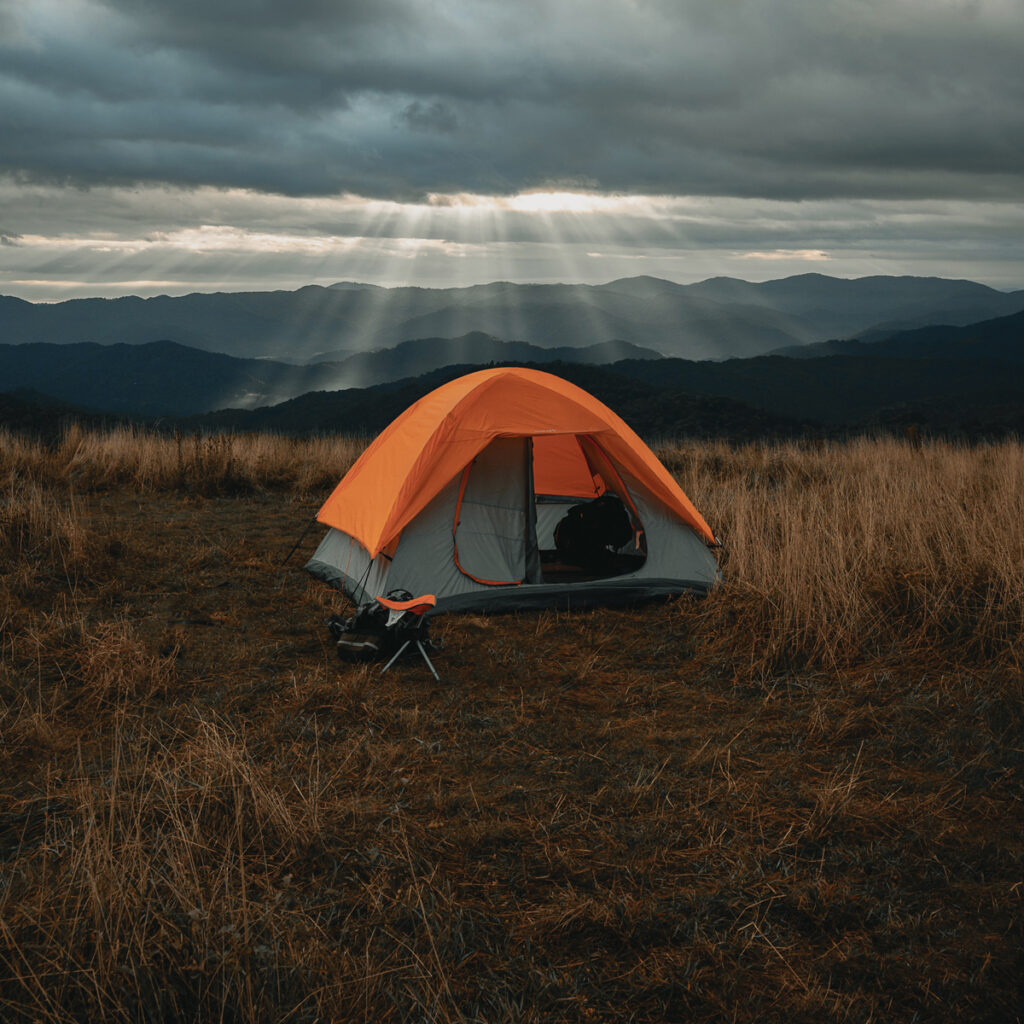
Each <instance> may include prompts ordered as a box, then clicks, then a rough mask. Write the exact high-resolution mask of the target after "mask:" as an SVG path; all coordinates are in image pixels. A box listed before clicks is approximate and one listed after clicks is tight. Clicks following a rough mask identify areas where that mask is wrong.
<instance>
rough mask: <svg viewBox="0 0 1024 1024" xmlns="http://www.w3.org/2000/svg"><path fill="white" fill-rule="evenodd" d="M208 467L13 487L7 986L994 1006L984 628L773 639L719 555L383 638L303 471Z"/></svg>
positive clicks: (1015, 962)
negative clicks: (326, 542) (836, 643)
mask: <svg viewBox="0 0 1024 1024" xmlns="http://www.w3.org/2000/svg"><path fill="white" fill-rule="evenodd" d="M12 486H13V485H12ZM214 490H216V489H214ZM224 490H225V493H220V494H217V493H210V494H204V493H201V492H196V491H193V490H190V489H188V488H185V489H173V488H171V489H156V490H148V491H147V490H142V491H140V490H139V489H138V488H136V487H131V486H127V485H124V484H116V485H112V486H109V487H105V488H91V489H88V490H86V492H84V493H76V492H75V491H74V489H73V488H72V489H71V490H67V489H65V488H54V489H53V490H44V491H41V492H39V493H40V494H41V495H42V498H41V499H40V500H42V501H43V502H44V505H43V507H42V511H40V510H36V511H37V512H40V514H42V515H44V517H46V518H47V521H48V522H49V524H50V525H49V526H48V527H45V528H44V527H43V526H41V525H40V523H39V522H37V521H36V520H35V519H32V516H30V515H28V514H26V516H25V517H23V518H24V522H23V523H22V525H21V526H20V527H19V526H18V522H21V520H18V521H17V522H16V517H15V514H14V512H11V511H10V509H11V508H13V507H14V506H13V505H11V506H10V507H9V509H8V518H7V523H6V531H7V532H6V534H5V537H6V543H7V551H8V552H9V553H11V554H13V555H16V556H17V557H16V558H12V559H11V560H10V561H8V564H7V568H6V571H5V576H4V582H5V587H4V597H3V602H4V603H3V604H2V605H0V625H2V633H0V642H2V645H3V646H2V659H3V660H2V669H0V701H2V703H0V714H2V717H0V736H2V741H3V746H2V755H0V1016H2V1017H4V1019H6V1020H11V1021H29V1020H32V1021H35V1020H46V1021H51V1020H52V1021H57V1020H62V1021H63V1020H91V1021H96V1020H124V1021H134V1020H140V1019H148V1020H154V1021H156V1020H161V1021H163V1020H190V1021H191V1020H196V1019H214V1018H216V1019H221V1020H235V1021H243V1020H253V1021H256V1020H261V1021H264V1020H265V1021H285V1020H288V1021H304V1020H308V1021H313V1020H374V1021H381V1020H433V1021H459V1020H466V1021H470V1020H473V1021H506V1020H523V1021H530V1020H533V1021H550V1020H569V1021H619V1020H634V1021H662V1020H680V1021H700V1020H709V1021H711V1020H730V1021H731V1020H736V1021H755V1020H756V1021H772V1020H779V1021H782V1020H785V1021H787V1022H790V1024H791V1022H795V1021H820V1020H823V1019H833V1018H834V1019H850V1020H858V1021H861V1020H886V1021H913V1020H918V1021H924V1020H973V1021H993V1022H995V1021H1012V1020H1019V1019H1021V1016H1022V1014H1024V1004H1022V999H1021V980H1020V979H1021V978H1022V977H1024V955H1022V949H1024V871H1022V867H1024V849H1022V830H1021V825H1022V813H1021V810H1022V803H1021V796H1022V792H1024V787H1022V781H1024V772H1022V766H1024V754H1022V747H1024V743H1022V734H1024V729H1022V713H1021V707H1020V701H1019V699H1018V694H1019V690H1020V681H1019V667H1018V666H1017V664H1016V663H1015V662H1014V661H1013V660H1012V659H1009V660H1008V659H1007V658H1006V657H1003V656H1002V655H1000V656H996V655H993V656H992V657H991V658H989V659H988V660H987V661H983V660H982V659H981V658H980V656H978V655H976V654H971V655H970V656H969V657H967V656H965V657H963V658H960V659H959V660H958V658H957V654H956V645H955V644H953V645H949V644H947V645H945V646H943V645H941V644H936V645H935V647H934V650H933V651H932V653H931V654H928V655H927V656H925V655H922V651H921V649H920V648H919V647H910V646H906V645H904V646H902V647H899V646H897V647H893V645H892V644H889V645H884V644H883V645H876V649H875V652H874V653H873V654H872V655H871V656H866V655H861V654H858V655H857V656H856V657H853V658H850V659H848V660H847V661H846V662H843V661H837V660H836V659H835V658H834V657H833V658H832V659H831V666H829V665H828V664H826V663H825V662H823V661H822V659H815V658H814V657H811V656H810V655H807V656H804V657H802V658H799V657H792V658H790V664H789V665H788V666H787V664H786V658H785V657H784V656H783V655H782V654H779V655H778V656H774V657H773V658H771V659H767V660H766V658H765V657H763V653H764V652H763V650H761V648H763V647H765V646H767V645H768V644H769V642H770V641H769V640H768V639H765V641H764V643H763V644H762V643H760V642H758V643H750V642H747V643H744V642H740V640H739V639H737V638H736V637H729V636H728V630H729V628H735V629H749V628H750V622H751V621H752V620H751V618H750V616H751V614H752V613H751V611H750V605H749V603H748V598H749V595H740V596H737V595H735V594H731V593H730V591H729V590H728V589H727V588H725V589H723V590H722V592H720V593H717V594H715V595H713V596H712V597H711V598H709V599H708V600H707V601H703V602H702V601H698V600H694V599H689V598H681V599H673V600H670V601H666V602H661V603H655V604H651V605H647V606H644V607H640V608H634V609H628V610H610V609H605V610H596V611H590V612H584V613H568V612H556V611H546V612H531V613H520V614H515V615H502V616H491V617H484V616H478V615H448V616H441V617H438V618H437V619H436V620H435V621H434V624H433V626H432V632H433V635H434V637H435V638H436V639H437V640H438V641H439V642H440V643H441V644H443V649H442V650H440V651H438V652H436V654H435V655H434V662H435V665H436V666H437V668H438V670H439V672H440V674H441V680H440V682H437V681H435V680H434V678H433V677H432V676H431V675H430V673H429V672H428V670H427V668H426V666H425V665H424V664H423V663H422V661H420V660H419V659H418V658H417V657H410V658H408V659H404V660H403V661H401V662H400V663H399V664H398V665H396V667H395V668H394V669H393V670H391V671H390V672H389V673H387V674H386V675H384V676H381V675H380V674H379V669H380V666H379V664H371V665H352V664H344V663H342V662H340V661H339V660H338V659H337V658H336V656H335V652H334V648H333V643H332V641H331V639H330V636H329V634H328V632H327V630H326V628H325V627H324V624H323V620H324V618H325V617H326V616H327V615H329V614H331V613H332V612H344V611H346V610H347V608H348V606H347V604H346V602H345V600H344V599H343V598H342V597H341V596H340V595H338V594H337V593H335V592H333V591H331V590H329V589H328V588H326V587H324V586H323V585H322V584H320V583H318V582H316V581H314V580H312V579H310V578H309V577H307V576H306V575H305V574H304V573H303V572H302V569H301V566H302V563H303V561H304V559H305V557H308V554H309V553H310V552H311V550H312V547H313V546H314V544H315V542H316V540H318V538H319V535H320V529H319V528H317V529H316V530H314V531H313V532H312V533H311V534H310V535H308V536H307V538H306V540H305V542H304V543H303V545H302V546H301V547H300V550H299V551H297V552H296V553H295V555H293V556H292V558H291V560H290V561H289V562H288V564H286V565H282V560H283V559H284V557H285V556H286V555H287V553H288V551H289V549H290V548H291V547H292V544H293V543H294V541H295V539H296V538H297V536H298V534H299V533H300V532H301V530H302V529H303V527H304V526H305V525H306V522H307V521H308V518H309V516H310V514H311V513H312V512H313V511H314V510H315V507H316V502H315V500H311V497H310V495H309V494H306V493H296V492H293V491H290V490H288V489H278V490H274V489H260V488H248V487H245V488H239V489H238V490H237V493H231V490H232V489H231V488H226V489H224ZM27 493H28V492H25V491H22V492H19V494H20V495H21V498H20V500H21V502H22V504H24V505H25V506H26V507H28V505H30V504H31V500H34V499H32V497H31V496H29V497H26V494H27ZM12 494H13V491H12ZM30 499H31V500H30ZM46 502H49V504H48V505H47V504H46ZM47 509H48V510H49V512H48V515H47V512H46V510H47ZM61 515H63V516H64V517H65V518H64V519H63V520H62V519H60V516H61ZM12 524H13V525H12ZM19 530H20V532H18V531H19ZM759 614H760V612H759ZM730 621H731V622H732V623H733V626H732V627H730ZM771 642H774V641H771ZM793 644H795V641H793V643H791V644H790V649H792V647H793ZM962 647H963V650H973V648H971V646H970V643H969V642H967V641H965V642H964V643H963V644H962ZM780 650H782V648H780Z"/></svg>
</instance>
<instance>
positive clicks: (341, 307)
mask: <svg viewBox="0 0 1024 1024" xmlns="http://www.w3.org/2000/svg"><path fill="white" fill-rule="evenodd" d="M1021 309H1024V291H1016V292H1000V291H996V290H994V289H992V288H988V287H987V286H985V285H982V284H977V283H975V282H971V281H956V280H947V279H943V278H915V277H865V278H859V279H855V280H846V279H840V278H832V277H826V276H824V275H821V274H804V275H800V276H797V277H789V278H784V279H781V280H778V281H767V282H763V283H757V284H754V283H750V282H747V281H740V280H737V279H734V278H724V277H720V278H711V279H710V280H707V281H703V282H700V283H697V284H692V285H681V284H674V283H672V282H670V281H663V280H660V279H657V278H652V277H634V278H624V279H622V280H618V281H612V282H610V283H608V284H603V285H565V284H552V285H536V284H510V283H507V282H497V283H494V284H487V285H477V286H473V287H469V288H380V287H377V286H374V285H365V284H352V283H341V284H337V285H333V286H330V287H327V288H323V287H319V286H309V287H306V288H301V289H299V290H298V291H294V292H284V291H277V292H246V293H215V294H192V295H185V296H180V297H170V296H157V297H154V298H148V299H143V298H138V297H124V298H118V299H73V300H69V301H67V302H56V303H50V304H46V303H30V302H25V301H23V300H21V299H17V298H12V297H10V296H0V341H2V342H4V343H6V344H27V343H48V344H68V343H80V342H92V343H95V344H100V345H113V344H127V345H141V344H146V343H149V342H156V341H173V342H177V343H178V344H180V345H186V346H188V347H190V348H195V349H200V350H203V351H207V352H219V353H223V354H227V355H233V356H236V357H239V358H272V359H274V360H277V361H280V362H291V363H306V362H308V361H309V360H310V359H328V360H330V361H338V360H339V358H345V357H348V356H351V355H353V354H356V353H361V352H368V351H374V350H379V349H383V348H393V347H395V346H397V345H400V344H402V343H403V342H406V341H408V340H410V339H420V338H459V337H463V336H465V335H467V334H469V333H471V332H481V333H483V334H486V335H489V336H491V337H494V338H498V339H501V340H503V341H519V342H526V343H528V344H532V345H537V346H540V347H542V348H554V347H567V348H580V347H585V346H590V345H594V344H600V343H603V342H610V341H620V342H628V343H630V344H633V345H639V346H642V347H643V348H645V349H653V350H654V351H655V352H658V353H660V354H662V355H667V356H674V357H677V358H685V359H728V358H743V357H750V356H757V355H764V354H766V353H768V352H771V351H774V350H778V349H781V348H785V347H789V346H794V345H806V344H811V343H815V342H822V341H827V340H829V339H833V338H844V339H846V338H855V337H864V336H866V335H873V336H875V337H877V336H882V335H886V334H889V333H892V332H893V331H896V330H904V329H909V328H914V327H923V326H929V325H931V324H950V325H964V324H970V323H975V322H978V321H981V320H986V319H990V318H993V317H999V316H1005V315H1008V314H1011V313H1015V312H1018V311H1019V310H1021Z"/></svg>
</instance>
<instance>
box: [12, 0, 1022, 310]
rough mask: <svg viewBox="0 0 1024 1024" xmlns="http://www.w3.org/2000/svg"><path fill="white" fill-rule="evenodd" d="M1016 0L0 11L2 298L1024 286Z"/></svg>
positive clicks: (291, 3) (590, 1)
mask: <svg viewBox="0 0 1024 1024" xmlns="http://www.w3.org/2000/svg"><path fill="white" fill-rule="evenodd" d="M1022 51H1024V4H1021V3H1019V2H1018V0H973V2H966V0H965V2H961V0H889V2H887V3H881V2H876V0H834V2H831V3H828V4H823V3H821V2H820V0H756V2H755V0H728V2H726V0H522V2H520V3H518V4H508V3H507V2H498V0H472V2H471V0H435V2H427V0H288V2H278V0H259V2H253V0H217V2H210V0H202V2H201V0H0V292H3V293H6V294H13V295H18V296H21V297H24V298H28V299H35V300H51V299H58V298H65V297H71V296H81V295H119V294H125V293H134V294H142V295H148V294H157V293H171V294H179V293H183V292H187V291H194V290H206V291H209V290H244V289H272V288H296V287H301V286H302V285H305V284H310V283H320V284H327V283H331V282H334V281H338V280H358V281H367V282H371V283H377V284H384V285H400V284H414V285H424V286H432V287H439V286H459V285H466V284H474V283H482V282H486V281H491V280H514V281H573V282H575V281H579V282H591V283H596V282H601V281H607V280H611V279H613V278H616V277H622V276H631V275H635V274H650V275H654V276H659V277H665V278H668V279H671V280H677V281H693V280H698V279H701V278H705V277H710V276H713V275H717V274H730V275H733V276H737V277H743V278H746V279H748V280H764V279H766V278H770V277H782V276H786V275H788V274H791V273H799V272H803V271H808V270H812V271H817V272H823V273H829V274H834V275H836V276H846V277H852V276H861V275H865V274H922V275H937V276H944V277H969V278H973V279H975V280H981V281H985V282H987V283H990V284H993V285H994V286H996V287H1006V288H1010V287H1021V286H1022V285H1024V274H1022V273H1021V266H1022V263H1021V258H1022V256H1024V241H1022V240H1024V203H1022V201H1021V197H1022V196H1024V75H1022V73H1021V70H1020V66H1019V65H1020V59H1019V55H1020V53H1021V52H1022Z"/></svg>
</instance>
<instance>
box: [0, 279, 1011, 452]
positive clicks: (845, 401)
mask: <svg viewBox="0 0 1024 1024" xmlns="http://www.w3.org/2000/svg"><path fill="white" fill-rule="evenodd" d="M915 280H916V283H917V286H918V291H917V292H916V293H914V294H916V295H917V298H916V299H914V300H913V301H911V299H912V298H913V294H912V290H910V291H908V282H911V281H915ZM613 284H615V285H617V286H619V287H620V288H621V289H622V290H624V291H629V292H630V293H631V294H632V295H633V297H634V298H637V297H640V296H643V295H645V294H646V295H648V297H653V298H651V304H652V307H655V308H663V307H659V303H658V302H657V301H655V300H656V299H657V296H659V295H661V294H663V293H665V292H666V291H667V292H668V293H670V294H675V292H676V290H677V289H678V288H679V287H680V286H675V285H670V284H668V282H659V281H656V280H654V279H650V278H636V279H631V280H630V281H627V282H614V283H613ZM851 286H853V287H851ZM505 287H508V288H522V287H530V286H502V285H495V286H487V287H485V288H483V289H479V290H476V291H477V294H478V295H479V294H486V295H489V296H490V297H491V299H493V298H494V296H495V295H497V294H500V292H501V290H502V289H503V288H505ZM545 287H552V288H555V289H556V290H558V289H562V291H563V292H565V293H569V292H574V291H575V292H577V293H578V292H580V291H581V289H579V288H575V289H573V288H570V287H569V286H545ZM604 287H606V288H610V287H611V286H604ZM690 288H691V289H697V290H698V291H703V292H705V293H707V294H713V295H714V296H715V297H716V298H715V301H717V302H719V303H720V304H721V306H722V307H723V308H724V307H725V306H727V305H728V304H729V303H730V302H732V300H733V299H735V300H737V302H738V305H733V306H731V307H730V308H731V309H733V311H734V312H735V310H736V309H746V310H749V309H751V308H752V307H751V306H749V305H747V304H746V303H747V300H749V299H751V297H752V296H753V295H755V294H756V295H758V296H759V297H760V299H759V301H761V302H762V303H771V304H774V306H775V308H776V312H778V313H779V314H780V315H783V316H786V317H794V316H797V315H798V313H797V312H793V311H794V310H796V309H797V307H798V306H799V304H800V303H801V302H802V303H803V307H802V311H800V312H799V316H800V317H802V318H803V322H804V323H807V322H809V321H810V320H811V319H815V320H816V322H818V323H820V324H825V323H828V322H830V323H833V324H836V323H849V322H852V321H854V320H856V321H857V322H859V323H869V322H870V323H873V324H874V326H873V327H870V328H869V329H868V330H867V331H866V332H865V333H864V334H863V335H862V336H861V337H859V338H847V339H844V340H826V341H819V342H813V341H811V342H802V343H800V344H798V345H787V346H782V347H777V348H774V349H771V350H769V351H768V352H767V353H758V354H754V355H747V356H745V357H732V358H726V359H719V360H694V359H683V358H679V357H675V356H665V357H663V356H662V355H661V354H660V350H659V349H657V348H655V347H653V346H644V345H640V344H637V343H635V342H631V341H623V340H606V341H601V342H594V343H592V344H588V345H575V346H574V345H558V346H547V347H545V346H541V345H538V344H534V343H532V342H527V341H520V340H513V341H509V340H503V339H501V338H499V337H495V336H493V335H489V334H485V333H483V332H480V331H470V332H468V333H465V334H463V335H460V336H456V337H444V336H434V337H425V338H419V339H415V340H406V341H403V342H401V343H399V344H397V345H394V346H391V347H386V348H381V349H377V350H373V351H355V350H354V345H353V338H352V336H349V335H345V336H343V337H340V338H338V339H335V341H336V343H335V344H334V346H333V347H328V348H321V347H318V346H314V345H309V346H307V348H306V350H305V352H304V356H305V358H304V360H301V361H300V360H299V358H298V356H297V354H296V353H294V352H292V353H288V354H289V355H290V356H291V357H292V358H289V359H287V360H285V359H270V358H265V357H257V356H253V355H247V356H235V355H230V354H227V353H224V352H215V351H208V350H205V349H202V348H197V347H194V346H189V345H184V344H182V343H180V342H178V341H174V340H166V339H165V340H158V341H140V342H138V343H134V344H129V343H126V342H123V341H121V342H116V343H113V344H99V343H97V342H95V341H80V342H72V343H65V344H57V343H53V342H46V341H24V340H23V341H22V342H21V343H20V344H11V343H7V344H0V392H7V393H10V392H18V393H16V394H14V395H10V394H8V397H7V399H6V400H5V401H3V402H0V421H2V422H7V423H10V424H13V425H15V426H18V425H20V424H25V425H27V427H28V429H34V430H35V429H38V427H39V424H41V423H43V424H44V423H46V422H48V420H47V417H49V420H50V421H53V422H57V421H58V420H64V419H67V418H68V417H69V416H72V415H73V416H77V417H83V416H89V415H92V416H122V417H133V418H142V419H148V420H153V419H154V418H162V419H164V421H165V422H169V423H172V424H178V425H187V426H190V427H199V428H203V429H206V428H213V429H222V428H231V429H244V430H250V429H274V430H283V431H288V432H290V433H310V432H321V431H345V432H350V433H351V432H357V433H370V432H374V431H376V430H378V429H380V428H381V427H382V426H384V425H385V424H386V423H387V422H389V421H390V419H392V418H393V417H394V416H395V415H397V414H398V412H400V411H401V410H402V409H403V408H405V407H406V406H407V405H408V404H409V403H410V402H412V401H415V400H416V399H417V398H419V397H420V396H421V395H422V394H425V393H426V391H427V390H429V389H430V388H431V387H433V386H436V385H437V384H438V383H441V382H442V381H443V380H447V379H450V378H451V377H453V376H455V375H457V374H459V373H463V372H467V371H468V370H470V369H473V368H476V367H479V366H480V365H486V364H495V363H515V364H519V365H523V364H526V365H535V366H543V367H545V368H550V369H552V370H553V371H555V372H558V373H559V374H560V375H562V376H564V377H567V378H568V379H570V380H574V381H575V382H577V383H579V384H580V385H581V386H583V387H585V388H586V389H587V390H590V391H592V392H593V393H594V394H595V395H597V397H599V398H601V399H602V400H603V401H605V402H607V403H608V404H609V405H611V406H612V408H614V409H615V410H616V411H617V412H619V413H620V415H623V416H624V417H625V418H626V419H627V421H628V422H630V423H631V424H632V425H633V426H634V427H635V428H636V429H637V430H640V431H641V432H644V433H648V434H651V433H653V434H659V435H671V434H689V435H708V434H718V435H726V436H733V437H757V436H764V435H765V434H768V433H770V434H775V435H783V436H791V435H794V434H800V433H807V432H808V431H811V432H819V433H821V432H824V433H836V432H842V431H845V430H851V429H854V430H859V429H865V428H867V429H875V428H878V427H885V428H898V427H900V426H901V425H907V424H911V423H914V424H918V425H923V426H926V427H932V428H934V429H935V430H939V431H943V432H945V433H951V434H955V435H958V436H968V435H970V436H977V435H984V434H995V433H1002V434H1005V433H1007V432H1013V431H1019V430H1021V429H1022V428H1024V309H1017V310H1016V311H1015V312H1012V313H1010V314H1004V315H999V316H996V317H989V318H986V319H982V320H980V321H977V322H971V323H968V324H957V323H952V322H946V323H939V324H934V325H930V326H927V327H914V328H912V329H907V330H897V329H895V328H890V329H888V330H886V329H884V328H882V327H881V326H880V324H881V322H882V321H881V320H879V319H878V318H879V317H881V316H882V315H883V314H884V315H888V314H894V311H895V310H896V309H897V307H898V308H899V309H900V310H902V312H901V313H900V318H899V319H898V321H894V322H906V321H907V320H908V319H909V320H910V321H911V322H912V321H913V319H914V317H915V316H921V317H925V318H927V317H928V316H929V314H928V313H926V312H921V311H922V310H928V309H931V308H933V307H932V306H931V305H930V303H940V304H942V312H944V313H945V315H947V316H948V317H950V318H952V317H953V316H966V315H968V313H969V312H970V311H971V310H973V309H975V308H977V307H978V306H979V304H980V306H982V307H985V306H989V307H992V306H995V307H1005V306H1007V305H1010V306H1012V305H1014V304H1018V303H1020V304H1024V292H1016V293H1000V292H993V291H992V290H991V289H986V288H984V286H980V285H973V284H971V283H970V282H948V281H935V280H932V279H927V280H923V281H922V280H919V279H904V278H899V279H895V278H879V279H864V280H863V281H861V282H856V281H854V282H838V281H835V280H832V279H827V278H826V279H820V278H817V277H814V276H810V277H807V278H789V279H786V280H784V281H779V282H768V283H767V284H765V285H749V284H747V283H745V282H737V281H731V280H728V279H715V280H712V281H707V282H704V283H703V285H701V286H696V285H694V286H690ZM321 291H325V290H324V289H321ZM337 291H338V293H339V294H342V295H349V294H356V293H358V294H362V293H364V292H365V293H366V294H369V295H377V293H378V292H385V291H386V290H384V289H372V288H364V287H363V286H349V287H348V288H338V289H337ZM392 291H396V290H392ZM397 291H400V292H412V291H424V292H429V290H427V289H423V290H416V289H398V290H397ZM461 291H463V292H471V291H474V290H473V289H463V290H461ZM275 294H291V295H292V296H295V295H298V294H300V293H275ZM433 294H434V298H437V294H436V293H433ZM869 294H870V295H873V296H874V298H875V304H874V305H873V306H872V307H871V309H859V308H858V306H857V303H856V302H855V301H854V300H855V298H856V297H857V295H860V296H861V297H864V296H866V295H869ZM801 297H802V298H801ZM187 298H195V297H187ZM203 298H220V299H230V298H239V299H240V300H246V298H247V297H245V296H242V297H238V296H235V297H231V296H213V297H209V296H207V297H203ZM85 301H86V302H92V301H93V300H85ZM96 301H97V302H100V301H101V300H96ZM121 301H122V300H113V304H114V305H116V304H117V303H119V302H121ZM135 301H136V302H143V301H152V300H135ZM168 301H175V300H168ZM708 301H711V300H708ZM814 303H818V305H814ZM915 303H916V305H915ZM23 305H26V306H28V305H29V304H27V303H26V304H23ZM62 305H68V306H70V305H73V304H72V303H67V304H62ZM129 305H130V308H137V307H136V306H134V305H131V304H129ZM484 305H485V306H486V305H487V304H486V303H485V304H484ZM2 306H3V302H0V307H2ZM31 308H36V307H31ZM118 308H120V307H118ZM481 308H483V307H481ZM488 308H490V309H492V311H493V308H494V307H493V304H492V305H491V306H489V307H488ZM760 308H765V307H764V306H762V307H760ZM784 309H786V310H789V312H783V310H784ZM915 310H917V312H915ZM653 315H654V314H650V315H649V317H648V322H650V318H651V316H653ZM744 315H746V314H744ZM933 315H935V316H940V315H941V313H936V314H933ZM204 329H205V328H204ZM5 337H9V336H8V335H5ZM865 339H870V340H865ZM320 340H321V341H322V340H323V338H321V339H320ZM762 340H763V339H762ZM341 342H343V343H344V344H341ZM748 347H750V346H748ZM754 347H755V348H756V346H754ZM48 403H49V405H50V407H51V408H50V409H49V412H48V411H47V407H48ZM61 403H64V404H63V405H62V404H61Z"/></svg>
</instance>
